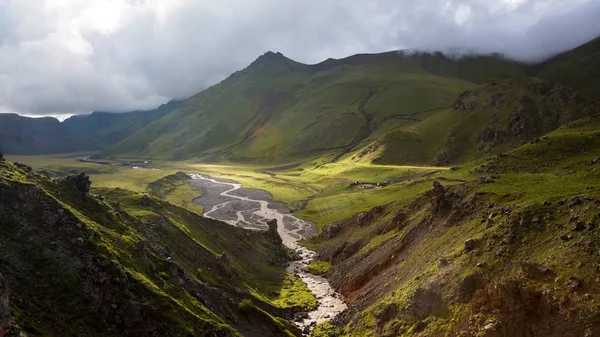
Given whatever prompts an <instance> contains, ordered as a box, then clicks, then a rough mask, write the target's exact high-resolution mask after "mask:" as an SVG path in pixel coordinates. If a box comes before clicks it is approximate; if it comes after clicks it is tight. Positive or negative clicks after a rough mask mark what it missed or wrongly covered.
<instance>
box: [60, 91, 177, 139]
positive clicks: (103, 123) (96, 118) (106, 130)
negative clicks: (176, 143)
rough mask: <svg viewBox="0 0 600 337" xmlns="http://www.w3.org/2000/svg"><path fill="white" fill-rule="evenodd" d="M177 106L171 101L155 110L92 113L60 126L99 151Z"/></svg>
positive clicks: (74, 118)
mask: <svg viewBox="0 0 600 337" xmlns="http://www.w3.org/2000/svg"><path fill="white" fill-rule="evenodd" d="M179 104H180V102H178V101H171V102H169V103H166V104H163V105H161V106H159V107H158V108H156V109H152V110H147V111H132V112H123V113H110V112H99V111H94V112H92V113H91V114H89V115H74V116H72V117H70V118H67V119H66V120H64V121H63V122H62V125H63V126H64V127H65V128H66V129H68V130H69V131H70V132H71V133H73V134H76V135H78V136H80V137H82V138H87V139H89V141H90V142H92V143H93V144H94V146H95V147H96V148H97V149H101V148H105V147H106V146H108V145H111V144H114V143H118V142H119V141H121V140H123V139H125V138H127V137H129V136H131V135H133V134H135V133H136V132H137V131H139V130H140V129H142V128H144V127H145V126H146V125H148V124H150V123H152V122H153V121H155V120H157V119H160V118H162V117H164V116H165V115H166V114H168V113H169V112H171V111H173V110H174V109H176V108H177V107H178V106H179Z"/></svg>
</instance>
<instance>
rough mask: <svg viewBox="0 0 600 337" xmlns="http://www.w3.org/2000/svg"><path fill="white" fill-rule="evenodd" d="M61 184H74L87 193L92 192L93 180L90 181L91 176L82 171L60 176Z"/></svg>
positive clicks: (59, 181) (73, 185)
mask: <svg viewBox="0 0 600 337" xmlns="http://www.w3.org/2000/svg"><path fill="white" fill-rule="evenodd" d="M58 183H59V184H62V185H65V186H72V187H74V188H76V189H77V190H79V191H80V192H81V193H83V194H87V193H89V192H90V188H91V187H92V182H91V181H90V177H89V176H88V175H87V174H85V173H84V172H81V173H79V174H72V175H68V176H66V177H63V178H60V179H59V180H58Z"/></svg>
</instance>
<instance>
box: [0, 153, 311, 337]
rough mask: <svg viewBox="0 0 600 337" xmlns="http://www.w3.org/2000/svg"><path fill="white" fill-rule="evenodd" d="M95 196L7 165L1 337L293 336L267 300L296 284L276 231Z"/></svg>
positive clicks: (1, 171)
mask: <svg viewBox="0 0 600 337" xmlns="http://www.w3.org/2000/svg"><path fill="white" fill-rule="evenodd" d="M89 184H90V183H89V180H88V179H87V176H85V175H74V176H68V177H66V178H63V179H59V180H49V179H47V178H46V177H45V176H42V175H39V174H38V173H36V172H35V171H33V170H31V168H29V167H27V166H24V165H22V164H12V163H9V162H6V161H0V219H1V220H0V228H1V230H2V236H1V237H0V333H1V334H3V335H4V334H5V333H9V335H15V336H17V335H19V331H22V332H23V333H25V334H27V335H31V336H38V335H40V336H41V335H43V336H49V335H51V336H52V335H53V336H123V335H134V336H186V335H194V336H241V335H244V336H294V335H298V331H297V329H296V328H295V326H294V325H293V324H291V323H289V322H288V321H286V320H283V319H282V318H279V317H284V318H288V319H289V318H291V316H292V315H293V313H294V311H295V310H298V309H299V308H289V307H282V306H275V305H274V304H273V303H275V302H273V301H272V300H271V299H272V297H273V296H276V295H277V294H279V291H280V290H281V289H283V287H284V286H285V284H286V282H288V281H287V278H289V277H293V276H291V275H289V274H287V273H286V272H285V271H284V270H283V267H282V265H283V263H284V262H285V261H286V260H287V258H286V254H287V253H286V252H285V251H284V250H283V248H282V246H281V242H280V241H278V240H277V239H276V238H275V237H274V236H273V233H272V231H269V232H249V231H245V230H242V229H239V228H235V227H233V226H228V225H225V224H223V223H220V222H217V221H213V220H208V219H205V218H203V217H200V216H198V215H196V214H195V213H191V212H189V211H187V210H185V209H182V208H179V207H176V206H173V205H171V204H168V203H166V202H163V201H161V200H159V199H155V198H153V197H150V196H148V195H146V194H141V193H136V192H131V191H127V190H123V189H95V190H93V192H94V193H97V194H87V193H85V191H87V190H88V189H89V186H90V185H89ZM277 238H278V237H277ZM265 276H267V280H264V278H265ZM303 291H304V292H308V290H307V289H305V290H302V289H300V288H297V289H296V293H301V292H303ZM245 299H250V300H251V301H252V302H251V303H253V305H252V304H251V305H249V306H248V305H246V306H244V307H240V306H239V304H240V303H241V302H242V301H243V300H245Z"/></svg>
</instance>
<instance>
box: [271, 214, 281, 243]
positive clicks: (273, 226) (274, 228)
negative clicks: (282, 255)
mask: <svg viewBox="0 0 600 337" xmlns="http://www.w3.org/2000/svg"><path fill="white" fill-rule="evenodd" d="M267 226H269V229H268V230H267V234H268V235H269V236H270V237H271V238H272V239H273V240H274V241H275V242H278V243H280V244H281V243H283V240H281V236H279V233H278V232H277V220H275V219H272V220H269V221H268V222H267Z"/></svg>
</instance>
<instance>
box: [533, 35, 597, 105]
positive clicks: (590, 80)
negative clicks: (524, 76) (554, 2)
mask: <svg viewBox="0 0 600 337" xmlns="http://www.w3.org/2000/svg"><path fill="white" fill-rule="evenodd" d="M540 68H541V69H540V70H539V71H538V73H537V74H536V76H538V77H539V78H542V79H545V80H548V81H552V82H556V83H561V84H564V85H566V86H568V87H569V88H571V89H573V90H576V91H578V92H581V93H582V94H584V95H587V96H589V97H591V98H593V99H595V100H600V37H598V38H596V39H594V40H592V41H590V42H588V43H586V44H584V45H582V46H580V47H578V48H575V49H573V50H571V51H568V52H565V53H562V54H560V55H558V56H556V57H553V58H551V59H550V60H548V61H546V62H545V63H543V64H542V65H541V67H540Z"/></svg>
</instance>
